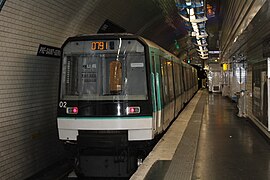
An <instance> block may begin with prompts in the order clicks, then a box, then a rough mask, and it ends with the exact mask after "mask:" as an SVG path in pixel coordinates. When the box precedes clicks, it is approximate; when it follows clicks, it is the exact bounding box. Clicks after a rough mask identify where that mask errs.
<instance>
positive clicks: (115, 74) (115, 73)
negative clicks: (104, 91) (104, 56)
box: [109, 60, 122, 94]
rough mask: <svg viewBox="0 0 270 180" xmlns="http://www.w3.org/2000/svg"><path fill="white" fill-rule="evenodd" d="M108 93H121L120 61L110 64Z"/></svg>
mask: <svg viewBox="0 0 270 180" xmlns="http://www.w3.org/2000/svg"><path fill="white" fill-rule="evenodd" d="M109 81H110V92H111V93H116V94H117V93H119V92H121V91H122V64H121V62H120V61H116V60H115V61H112V62H110V80H109Z"/></svg>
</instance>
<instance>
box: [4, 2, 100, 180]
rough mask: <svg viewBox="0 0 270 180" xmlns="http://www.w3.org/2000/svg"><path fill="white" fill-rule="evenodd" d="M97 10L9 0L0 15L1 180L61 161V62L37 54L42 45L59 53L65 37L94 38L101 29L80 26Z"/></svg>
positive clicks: (69, 4)
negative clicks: (58, 118) (90, 35)
mask: <svg viewBox="0 0 270 180" xmlns="http://www.w3.org/2000/svg"><path fill="white" fill-rule="evenodd" d="M93 7H94V1H84V3H81V4H80V3H76V2H75V1H72V0H69V1H65V3H64V1H60V0H59V1H40V0H36V1H34V0H8V1H6V3H5V6H4V8H3V9H2V11H1V12H0V179H1V180H2V179H3V180H4V179H12V180H13V179H14V180H15V179H24V178H27V177H29V176H31V175H33V174H34V173H36V172H38V171H40V170H41V169H43V168H45V167H47V166H49V165H51V164H53V163H54V162H56V161H57V160H59V159H60V158H61V157H62V154H63V151H62V146H61V144H60V143H59V141H58V137H57V136H58V135H57V128H56V127H57V124H56V107H57V98H58V76H59V65H60V60H59V58H47V57H40V56H36V53H37V49H38V46H39V44H46V45H50V46H55V47H60V46H61V44H62V43H63V41H64V40H65V38H66V37H67V36H71V35H75V34H78V33H84V32H88V33H93V32H95V31H96V29H97V28H98V26H99V25H98V24H97V25H96V26H93V25H91V26H90V25H88V26H86V27H84V26H81V24H79V23H78V22H81V23H83V20H85V17H86V15H87V14H88V12H89V11H91V10H92V9H93ZM102 20H103V19H102ZM102 20H100V22H101V23H102ZM86 29H87V30H86Z"/></svg>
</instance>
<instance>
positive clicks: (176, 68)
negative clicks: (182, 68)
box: [173, 63, 181, 96]
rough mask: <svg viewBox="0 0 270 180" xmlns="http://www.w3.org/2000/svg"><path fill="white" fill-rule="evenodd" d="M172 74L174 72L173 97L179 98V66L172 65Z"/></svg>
mask: <svg viewBox="0 0 270 180" xmlns="http://www.w3.org/2000/svg"><path fill="white" fill-rule="evenodd" d="M173 72H174V86H175V96H179V94H180V93H181V92H180V89H181V87H180V72H179V64H177V63H173Z"/></svg>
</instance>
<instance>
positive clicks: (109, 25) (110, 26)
mask: <svg viewBox="0 0 270 180" xmlns="http://www.w3.org/2000/svg"><path fill="white" fill-rule="evenodd" d="M125 32H126V29H124V28H123V27H121V26H119V25H117V24H115V23H114V22H112V21H110V20H109V19H106V20H105V21H104V23H103V24H102V25H101V27H100V28H99V30H98V32H97V33H125Z"/></svg>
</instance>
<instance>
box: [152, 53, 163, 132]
mask: <svg viewBox="0 0 270 180" xmlns="http://www.w3.org/2000/svg"><path fill="white" fill-rule="evenodd" d="M158 58H159V57H158V55H156V54H155V53H154V52H151V58H150V59H151V63H150V66H151V89H152V103H153V126H154V127H153V128H154V129H156V130H157V131H158V132H160V131H161V130H162V118H161V114H162V113H161V89H160V88H161V87H160V71H159V69H160V68H159V67H160V62H159V60H158Z"/></svg>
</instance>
